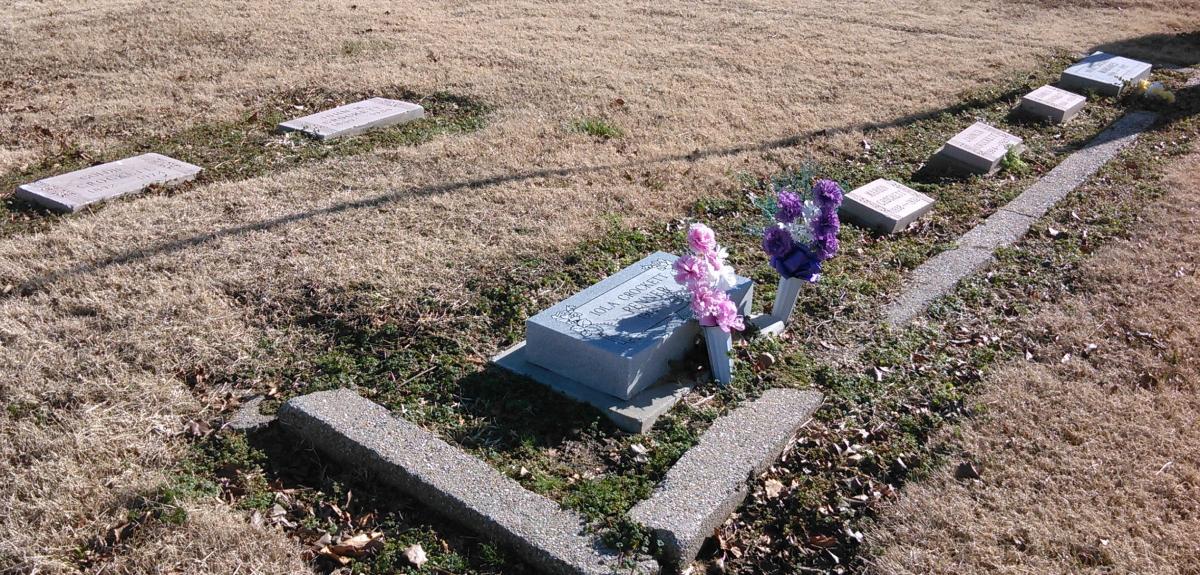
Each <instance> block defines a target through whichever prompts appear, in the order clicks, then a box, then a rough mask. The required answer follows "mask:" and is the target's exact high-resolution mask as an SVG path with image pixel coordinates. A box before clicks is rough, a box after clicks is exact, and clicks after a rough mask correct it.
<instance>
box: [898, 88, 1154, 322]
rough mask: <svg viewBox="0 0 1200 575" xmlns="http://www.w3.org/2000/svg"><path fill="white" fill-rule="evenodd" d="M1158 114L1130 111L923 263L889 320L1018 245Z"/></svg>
mask: <svg viewBox="0 0 1200 575" xmlns="http://www.w3.org/2000/svg"><path fill="white" fill-rule="evenodd" d="M1157 118H1158V115H1157V114H1154V113H1150V112H1133V113H1130V114H1126V115H1125V116H1124V117H1122V118H1121V119H1120V120H1117V121H1116V122H1114V123H1113V124H1112V125H1111V126H1109V127H1108V129H1107V130H1104V131H1103V132H1101V133H1100V135H1098V136H1096V137H1095V138H1093V139H1092V140H1091V141H1090V142H1088V143H1087V145H1086V146H1084V147H1083V149H1081V150H1079V151H1078V152H1075V153H1073V154H1071V155H1070V156H1069V157H1067V159H1065V160H1063V161H1062V162H1061V163H1060V164H1058V165H1057V166H1055V167H1054V169H1053V170H1050V172H1049V173H1047V174H1046V175H1045V176H1042V178H1041V179H1040V180H1038V181H1037V183H1035V184H1033V185H1032V186H1030V187H1029V188H1027V189H1026V190H1025V191H1024V192H1022V193H1021V195H1019V196H1017V197H1016V198H1015V199H1014V200H1013V201H1011V202H1009V203H1008V204H1007V205H1005V206H1004V207H1002V208H1000V210H999V211H997V212H996V213H994V214H992V215H991V216H990V217H988V218H987V220H985V221H984V222H983V223H981V224H980V225H978V226H976V227H975V228H974V229H972V230H971V231H969V232H967V233H966V234H964V235H963V236H962V238H960V239H959V241H958V245H959V247H957V248H955V249H952V250H949V251H945V252H942V253H940V254H938V255H936V256H934V257H932V258H929V260H928V261H926V262H925V263H923V264H921V265H920V266H918V267H917V269H915V270H913V272H912V273H911V274H909V277H910V278H911V279H910V280H909V283H908V286H907V287H906V288H905V290H904V291H903V292H902V293H901V294H900V295H899V297H897V298H896V300H895V301H894V302H892V303H891V304H889V305H888V306H887V308H886V309H885V310H884V320H885V321H886V322H887V323H888V324H891V325H893V326H899V325H903V324H905V323H908V322H909V321H912V319H913V318H915V317H917V316H918V315H920V314H921V313H923V312H924V311H925V308H926V307H928V305H929V303H930V302H932V301H933V300H935V299H937V298H939V297H942V296H944V295H946V294H948V293H950V291H951V290H953V289H954V286H956V285H958V282H959V281H960V280H962V278H964V277H966V276H967V275H968V274H970V273H973V272H974V271H976V270H978V269H980V268H982V267H983V266H985V265H987V264H988V263H989V262H991V261H992V253H993V252H995V250H996V249H998V248H1001V247H1007V246H1011V245H1013V244H1014V243H1016V242H1017V240H1019V239H1020V238H1021V237H1022V236H1023V235H1024V234H1025V232H1026V231H1028V230H1029V227H1030V225H1032V224H1033V222H1034V221H1035V220H1036V219H1037V218H1040V217H1042V216H1044V215H1045V214H1046V212H1048V211H1049V210H1050V208H1052V207H1054V204H1056V203H1058V202H1059V201H1061V200H1062V199H1063V198H1065V197H1066V196H1067V194H1069V193H1071V191H1072V190H1074V189H1075V188H1077V187H1079V185H1080V184H1082V183H1083V182H1085V181H1087V179H1088V178H1090V177H1092V175H1093V174H1095V173H1096V172H1097V171H1098V170H1099V169H1100V168H1101V167H1102V166H1103V165H1104V164H1105V163H1107V162H1108V161H1109V160H1111V159H1113V158H1114V157H1116V155H1117V154H1118V153H1120V151H1121V150H1122V149H1124V148H1126V147H1127V146H1129V145H1131V144H1133V143H1134V142H1136V141H1137V137H1138V135H1139V134H1141V133H1142V132H1144V131H1146V130H1147V129H1149V128H1150V126H1152V125H1154V122H1155V120H1156V119H1157Z"/></svg>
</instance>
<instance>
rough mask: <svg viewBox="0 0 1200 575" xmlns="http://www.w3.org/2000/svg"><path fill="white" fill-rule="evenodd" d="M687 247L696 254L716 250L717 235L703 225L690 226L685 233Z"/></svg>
mask: <svg viewBox="0 0 1200 575" xmlns="http://www.w3.org/2000/svg"><path fill="white" fill-rule="evenodd" d="M687 240H688V246H690V247H691V248H692V251H694V252H696V253H698V254H707V253H710V252H715V251H716V250H717V234H716V233H715V232H713V231H712V228H710V227H708V226H706V225H704V224H692V225H691V227H689V228H688V233H687Z"/></svg>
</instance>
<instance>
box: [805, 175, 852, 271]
mask: <svg viewBox="0 0 1200 575" xmlns="http://www.w3.org/2000/svg"><path fill="white" fill-rule="evenodd" d="M812 195H813V203H815V204H816V205H817V210H818V212H817V217H816V218H814V219H813V221H812V222H811V225H812V237H813V251H815V252H816V256H817V258H818V259H820V260H821V261H824V260H827V259H829V258H831V257H833V256H834V254H836V253H837V251H838V239H837V235H838V230H839V229H841V226H842V223H841V221H840V220H839V219H838V207H840V206H841V205H842V198H843V197H844V194H843V193H842V187H841V186H839V185H838V184H837V182H835V181H833V180H817V181H816V183H814V184H813V187H812Z"/></svg>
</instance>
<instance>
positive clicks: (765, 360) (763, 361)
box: [754, 352, 775, 371]
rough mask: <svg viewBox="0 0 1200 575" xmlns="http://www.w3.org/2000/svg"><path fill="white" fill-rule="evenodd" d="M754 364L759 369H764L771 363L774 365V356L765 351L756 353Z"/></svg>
mask: <svg viewBox="0 0 1200 575" xmlns="http://www.w3.org/2000/svg"><path fill="white" fill-rule="evenodd" d="M754 364H755V366H756V367H758V369H759V370H760V371H762V370H766V369H768V368H770V367H771V366H772V365H775V356H773V355H771V354H769V353H767V352H763V353H761V354H759V355H758V359H756V360H755V361H754Z"/></svg>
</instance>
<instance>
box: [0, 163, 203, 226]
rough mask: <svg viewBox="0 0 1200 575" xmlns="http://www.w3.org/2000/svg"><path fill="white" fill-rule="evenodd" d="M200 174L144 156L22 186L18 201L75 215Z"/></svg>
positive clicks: (195, 169) (187, 166) (188, 167)
mask: <svg viewBox="0 0 1200 575" xmlns="http://www.w3.org/2000/svg"><path fill="white" fill-rule="evenodd" d="M200 172H201V169H200V167H198V166H193V165H191V164H189V163H187V162H181V161H179V160H176V159H174V158H168V157H167V156H164V155H162V154H142V155H140V156H134V157H132V158H127V159H124V160H117V161H115V162H109V163H107V164H101V165H99V166H92V167H90V168H84V169H82V170H77V171H74V172H70V173H66V174H62V175H58V176H54V177H51V178H46V179H44V180H38V181H36V182H33V183H31V184H25V185H22V186H20V187H18V188H17V192H16V197H18V198H20V199H23V200H27V201H31V202H35V203H38V204H41V205H43V206H46V207H48V208H50V209H52V210H58V211H61V212H75V211H78V210H79V209H81V208H83V207H84V206H87V205H89V204H94V203H96V202H99V201H103V200H107V199H111V198H115V197H117V196H123V195H125V194H133V193H137V192H141V191H143V190H145V189H146V188H149V187H150V186H156V185H157V186H174V185H178V184H181V183H183V182H186V181H189V180H193V179H195V178H196V175H197V174H199V173H200Z"/></svg>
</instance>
